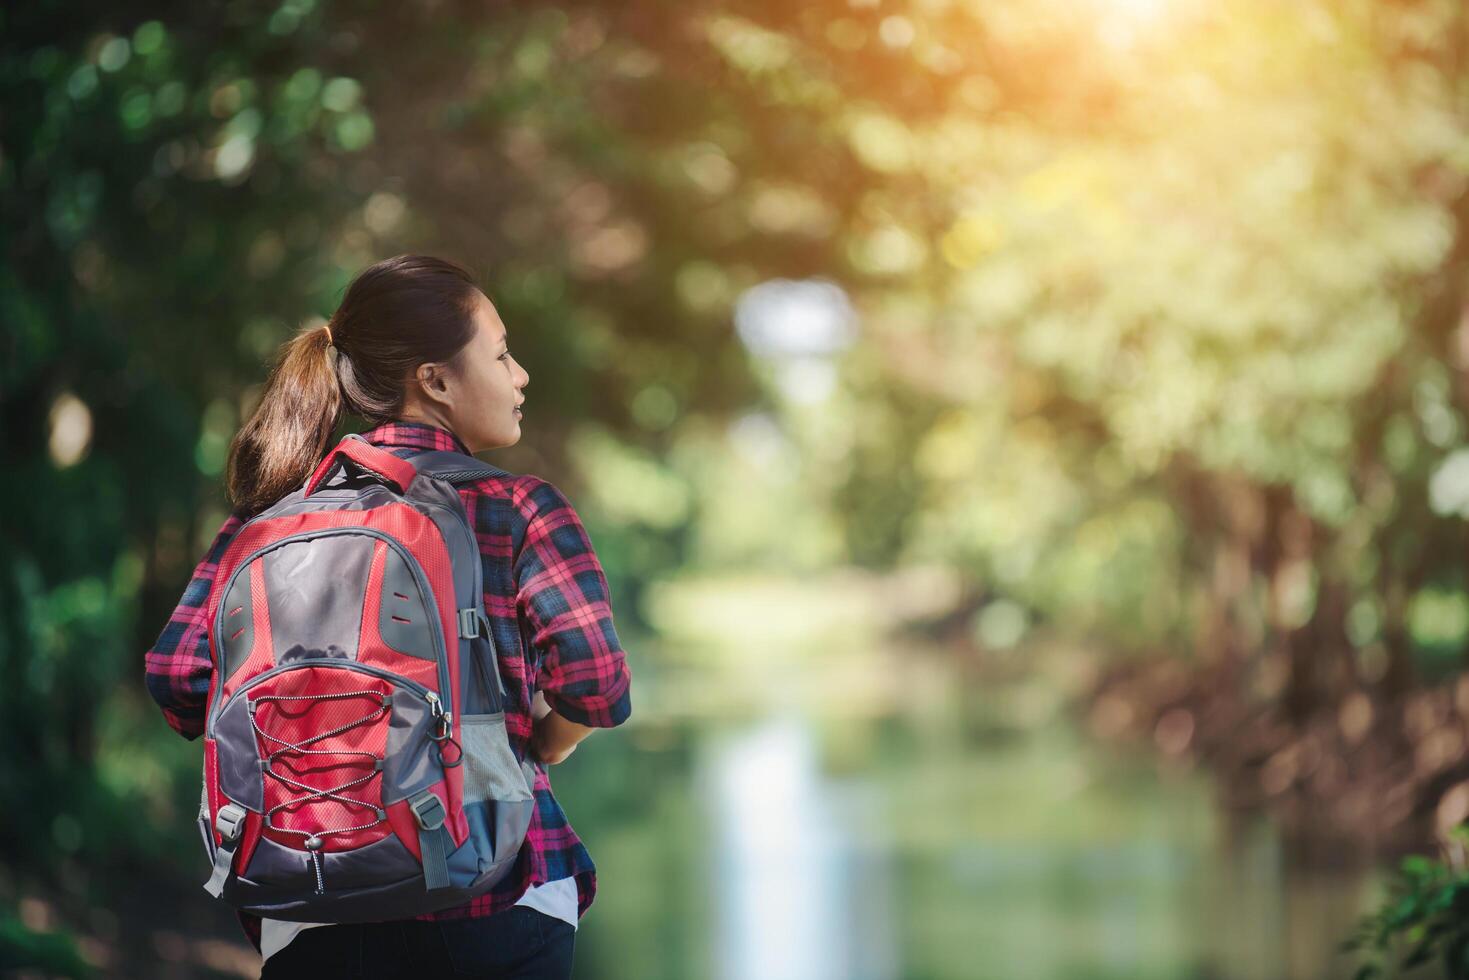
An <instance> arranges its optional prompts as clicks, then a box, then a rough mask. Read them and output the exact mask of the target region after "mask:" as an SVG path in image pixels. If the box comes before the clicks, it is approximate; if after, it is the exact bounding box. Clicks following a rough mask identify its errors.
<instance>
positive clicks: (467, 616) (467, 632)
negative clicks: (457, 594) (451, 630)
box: [459, 609, 480, 640]
mask: <svg viewBox="0 0 1469 980" xmlns="http://www.w3.org/2000/svg"><path fill="white" fill-rule="evenodd" d="M477 612H478V610H475V609H461V610H459V638H460V639H462V640H472V639H474V638H475V637H477V636H479V619H480V618H479V616H478V615H476V614H477Z"/></svg>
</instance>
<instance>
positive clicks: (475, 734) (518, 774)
mask: <svg viewBox="0 0 1469 980" xmlns="http://www.w3.org/2000/svg"><path fill="white" fill-rule="evenodd" d="M459 724H460V736H461V738H462V739H463V740H464V746H463V748H464V802H465V803H477V802H480V801H482V800H500V801H504V802H514V801H519V800H529V799H531V797H532V795H533V794H532V792H531V790H532V788H533V787H534V785H535V769H534V767H532V766H531V765H530V764H529V763H526V764H525V765H524V766H522V765H521V764H519V763H517V762H516V761H515V753H514V752H512V751H511V750H510V738H509V736H508V735H506V733H505V712H503V711H497V712H495V713H494V714H489V715H463V716H462V717H460V719H459Z"/></svg>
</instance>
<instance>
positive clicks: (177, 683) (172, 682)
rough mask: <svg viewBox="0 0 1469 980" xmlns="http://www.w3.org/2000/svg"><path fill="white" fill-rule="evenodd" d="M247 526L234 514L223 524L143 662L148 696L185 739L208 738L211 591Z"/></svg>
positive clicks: (211, 665)
mask: <svg viewBox="0 0 1469 980" xmlns="http://www.w3.org/2000/svg"><path fill="white" fill-rule="evenodd" d="M243 523H244V521H243V519H242V518H240V517H239V516H237V515H234V514H231V515H230V516H229V518H228V519H226V520H225V522H224V524H223V526H221V527H220V529H219V532H218V533H217V534H215V536H214V543H213V544H211V545H210V546H209V551H208V552H207V553H205V555H204V558H203V559H202V560H201V561H200V562H199V564H198V566H197V567H196V568H195V569H194V574H193V575H192V576H191V577H190V579H189V586H188V588H186V589H185V590H184V594H183V597H182V598H181V599H180V600H179V604H178V606H177V607H176V608H175V609H174V611H173V613H172V614H171V615H170V616H169V617H168V624H167V625H166V626H164V627H163V632H162V633H160V634H159V635H158V640H157V642H155V643H154V644H153V646H152V648H151V649H149V650H148V652H147V654H146V655H145V657H144V678H145V681H146V683H147V686H148V693H149V694H150V695H152V696H153V700H154V701H156V702H158V706H159V707H160V708H162V709H163V717H164V719H166V720H167V721H168V724H169V726H170V727H172V728H173V730H174V731H176V732H178V733H179V734H180V735H182V736H184V738H187V739H196V738H198V737H199V736H200V735H202V734H203V732H204V708H205V702H206V701H207V700H208V698H209V675H210V672H211V670H213V667H214V662H213V661H212V660H211V659H210V656H209V623H208V621H207V617H208V610H207V609H206V606H207V605H208V603H209V589H210V586H212V585H213V584H214V576H215V573H216V572H217V571H219V559H220V557H221V556H222V555H223V554H224V550H225V548H226V547H227V546H228V545H229V542H230V539H231V538H232V537H234V534H235V532H236V531H238V530H239V529H240V525H241V524H243Z"/></svg>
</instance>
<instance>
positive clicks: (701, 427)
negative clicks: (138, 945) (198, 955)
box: [0, 0, 1469, 879]
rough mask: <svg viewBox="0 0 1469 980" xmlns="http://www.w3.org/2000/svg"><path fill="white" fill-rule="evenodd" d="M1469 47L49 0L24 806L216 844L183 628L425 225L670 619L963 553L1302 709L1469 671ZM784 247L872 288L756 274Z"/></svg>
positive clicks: (21, 109) (80, 850)
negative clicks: (736, 593)
mask: <svg viewBox="0 0 1469 980" xmlns="http://www.w3.org/2000/svg"><path fill="white" fill-rule="evenodd" d="M1466 59H1469V13H1466V8H1465V7H1464V5H1463V4H1461V3H1460V2H1458V0H1408V2H1401V3H1387V2H1382V0H1346V2H1342V0H1304V2H1301V3H1295V4H1289V5H1281V4H1277V3H1270V2H1265V0H1229V2H1226V3H1219V4H1204V3H1197V2H1190V0H1174V2H1170V3H1149V2H1142V0H1134V2H1130V3H1129V2H1122V0H1116V2H1110V3H1109V2H1105V0H1093V2H1090V3H1082V4H1079V5H1077V8H1076V10H1075V11H1074V12H1073V13H1072V14H1068V15H1067V16H1064V17H1063V16H1057V15H1056V13H1055V10H1054V5H1053V4H1050V3H1047V2H1045V0H1012V2H1007V3H978V2H957V0H921V2H919V0H915V2H913V3H909V4H903V5H897V4H892V3H880V2H876V0H872V2H868V0H853V2H831V3H805V4H779V3H771V2H731V3H714V2H711V0H693V2H689V3H684V4H679V5H677V7H664V6H655V5H648V4H641V3H619V4H611V3H608V4H598V3H567V4H559V5H550V4H545V5H533V6H522V5H492V6H488V7H487V6H485V5H483V4H475V3H469V2H467V0H439V2H436V3H426V2H425V3H416V2H415V3H400V4H379V3H371V2H366V0H341V2H326V0H284V2H276V0H271V2H258V0H231V2H228V3H224V4H202V5H189V4H179V3H167V2H151V3H149V2H139V3H130V4H126V5H119V4H100V3H82V4H76V3H69V4H64V5H63V4H61V3H57V2H37V3H28V4H24V5H18V6H15V7H12V8H7V9H5V10H3V11H0V103H3V105H4V106H5V112H4V113H3V114H0V235H3V246H4V255H5V261H4V262H3V263H0V324H3V328H0V329H3V332H0V344H3V347H0V411H3V415H0V418H3V419H4V422H3V425H0V445H3V449H4V459H5V462H6V468H5V469H6V474H7V476H8V477H9V479H7V480H6V483H5V488H4V489H3V490H0V495H3V496H0V514H4V525H3V532H0V574H3V575H4V576H5V577H6V582H5V587H4V588H0V732H3V734H4V741H5V744H6V746H7V747H8V748H9V750H10V751H8V752H6V753H5V755H4V758H3V759H0V799H4V800H7V801H23V802H24V806H25V808H26V811H27V814H28V819H27V820H25V821H0V849H3V853H4V855H5V856H6V861H7V862H15V863H16V864H17V865H20V866H25V867H29V868H32V869H35V868H44V867H48V866H49V865H50V863H52V862H56V861H61V862H69V865H70V866H71V867H73V868H84V867H94V868H95V867H147V866H150V862H153V861H155V860H157V859H161V858H163V857H164V856H165V855H171V854H174V852H175V851H176V848H175V847H174V845H173V843H172V841H173V840H176V839H177V836H178V832H179V829H180V828H184V829H185V832H186V830H187V824H188V819H187V818H188V814H189V813H190V812H191V808H192V805H193V800H194V798H195V793H196V792H197V789H196V788H195V787H194V785H193V782H192V780H193V778H194V775H193V768H194V767H195V766H196V764H197V760H196V756H197V749H196V748H195V747H193V746H188V745H185V744H182V743H180V742H179V740H177V739H175V738H173V737H172V735H171V733H170V732H168V731H167V730H166V729H165V728H164V727H163V726H162V724H161V723H160V721H159V719H158V718H157V715H156V711H155V710H154V708H153V706H152V705H151V703H148V702H147V699H146V697H145V696H144V695H143V688H142V682H141V673H142V665H141V652H142V651H143V650H144V649H146V648H147V646H148V645H149V644H150V643H151V641H152V639H153V638H154V637H155V636H156V635H157V632H158V630H159V628H160V627H161V626H162V623H163V620H164V617H165V616H166V615H167V612H168V610H169V609H170V608H171V607H172V605H173V604H174V603H175V602H176V601H177V598H178V595H179V592H180V590H181V589H182V587H183V585H184V583H185V581H186V578H187V576H188V573H189V570H190V569H191V568H192V566H193V563H194V562H195V561H196V560H197V557H198V554H199V553H200V551H201V549H202V547H203V546H204V544H205V543H207V540H208V537H209V535H211V534H212V533H213V531H214V529H215V528H216V527H217V526H218V524H219V522H220V520H221V519H222V518H223V516H224V500H223V497H222V494H221V490H220V486H219V479H220V475H221V473H222V470H223V465H224V459H225V451H226V448H227V446H228V443H229V439H230V437H231V436H232V434H233V432H234V431H235V429H236V427H237V426H238V425H239V423H240V421H241V420H242V418H244V417H245V416H246V415H247V414H248V412H249V411H250V410H251V408H252V406H253V404H254V399H255V398H256V397H257V395H258V391H259V387H258V386H259V383H260V381H261V380H262V379H263V376H264V372H265V369H266V366H267V361H268V358H269V357H270V356H271V354H272V352H273V351H274V350H275V349H276V347H277V345H278V344H279V343H280V342H281V341H283V340H285V339H286V338H288V337H289V336H290V335H291V334H292V333H293V332H294V330H296V329H297V328H298V327H299V326H300V325H301V324H302V323H303V322H305V321H306V320H307V319H308V318H310V317H313V316H317V317H324V316H326V315H328V314H329V313H330V312H331V310H332V308H333V307H334V305H335V303H336V301H337V300H338V299H339V298H340V294H341V290H342V288H343V287H344V285H345V284H346V282H347V281H349V279H350V277H351V276H352V275H353V274H354V273H355V272H356V271H357V270H358V269H360V268H361V267H362V266H364V265H366V264H368V263H369V262H371V261H373V260H375V259H376V258H379V257H382V256H383V255H386V254H391V253H393V252H398V251H409V250H420V251H431V252H439V253H442V254H445V255H449V256H452V257H455V258H458V259H461V260H463V261H465V262H467V263H468V264H469V265H470V266H471V267H473V268H474V269H475V270H476V271H477V272H478V273H479V274H480V275H481V277H482V282H483V283H484V285H485V287H486V290H487V292H488V293H489V295H490V296H491V297H492V298H493V299H494V300H495V302H496V304H497V305H498V307H499V308H500V311H501V313H502V315H503V317H504V319H505V321H506V323H507V324H508V325H509V329H510V333H511V337H512V343H513V346H514V347H515V349H516V351H517V355H518V356H519V357H520V358H521V360H522V361H523V363H525V364H526V366H527V367H528V369H529V370H530V373H531V376H532V381H531V384H530V386H529V389H528V396H529V397H528V404H527V422H526V431H527V439H526V442H525V444H524V445H522V446H517V447H515V448H514V449H512V450H507V451H506V452H504V453H503V454H501V455H500V456H498V457H497V461H499V462H501V463H502V464H504V465H506V466H508V467H509V468H511V469H517V470H522V471H534V472H540V473H542V474H544V475H546V476H548V477H550V478H552V479H555V480H556V481H557V482H561V483H564V484H565V485H567V487H568V490H569V492H570V493H571V495H572V496H573V499H577V500H578V501H582V500H585V501H586V504H585V507H584V509H585V510H586V512H587V516H588V519H589V522H590V523H591V525H592V527H593V534H594V537H595V539H596V542H597V544H598V547H599V551H600V552H601V553H602V555H603V558H604V563H605V564H606V566H607V569H608V574H609V578H610V579H611V580H612V587H613V593H614V594H615V595H616V596H617V602H618V607H619V615H620V616H621V617H622V619H623V621H625V622H627V623H628V624H629V627H630V628H631V629H633V630H636V629H637V628H638V627H644V626H649V625H651V623H650V622H649V620H650V619H656V618H657V613H658V610H659V609H660V608H661V606H660V599H659V596H660V594H661V593H660V592H659V589H658V584H659V582H660V581H663V580H669V579H674V578H677V577H679V576H684V575H692V574H695V573H698V574H704V573H720V572H728V571H730V570H735V571H738V572H741V573H745V572H751V571H754V572H764V573H772V574H780V575H797V576H799V575H804V574H809V573H811V572H814V571H817V570H820V569H825V568H829V567H832V566H840V565H846V564H858V565H864V566H868V567H871V568H875V569H889V568H893V567H908V566H915V565H929V564H933V565H939V566H942V567H943V568H945V569H948V570H951V571H952V572H953V574H954V576H955V577H956V578H957V579H959V581H960V583H961V587H960V588H959V589H957V591H956V593H955V594H956V595H957V596H958V597H959V598H958V599H956V600H955V606H956V609H955V614H956V615H958V616H960V617H967V619H966V622H967V623H968V627H967V632H966V635H967V636H969V637H970V638H972V639H973V641H974V642H976V643H977V644H978V645H979V646H981V647H984V648H988V649H1011V648H1014V647H1015V646H1016V645H1017V644H1020V643H1021V642H1023V640H1024V639H1025V637H1026V636H1027V634H1028V633H1029V632H1030V631H1031V630H1032V629H1034V628H1036V627H1037V626H1040V625H1045V626H1047V627H1051V628H1056V629H1059V630H1061V631H1063V632H1068V633H1070V634H1072V635H1074V636H1079V637H1084V638H1085V641H1086V643H1087V644H1088V646H1089V647H1090V648H1091V649H1093V650H1095V651H1096V652H1097V654H1098V655H1099V656H1101V655H1106V654H1137V653H1148V654H1160V653H1161V654H1164V655H1167V656H1178V657H1181V658H1185V659H1187V660H1188V661H1189V662H1190V663H1192V664H1195V665H1197V666H1200V667H1207V668H1209V669H1211V670H1215V671H1217V674H1216V676H1217V678H1219V680H1218V683H1217V686H1216V688H1215V690H1214V694H1215V696H1216V697H1217V699H1218V700H1219V701H1220V702H1223V703H1239V704H1248V705H1252V706H1258V705H1264V706H1267V707H1269V708H1271V709H1272V710H1278V712H1279V713H1280V715H1281V716H1282V717H1284V718H1286V719H1288V720H1289V722H1290V723H1292V724H1295V725H1300V726H1305V725H1306V724H1308V723H1309V722H1310V720H1311V719H1313V718H1322V717H1326V718H1331V717H1334V714H1333V713H1334V712H1336V711H1337V709H1338V707H1339V706H1340V705H1341V704H1343V703H1344V701H1345V700H1346V699H1348V698H1350V697H1352V696H1354V695H1359V694H1365V695H1366V696H1368V697H1369V698H1370V699H1371V703H1386V704H1390V703H1393V702H1394V701H1395V699H1400V698H1402V697H1404V696H1405V695H1407V694H1408V693H1409V692H1412V691H1413V690H1414V689H1415V688H1417V687H1418V686H1420V685H1422V684H1424V683H1429V682H1435V681H1437V680H1439V679H1441V678H1443V677H1444V676H1445V675H1449V674H1453V673H1457V672H1458V671H1459V670H1460V669H1461V668H1462V657H1463V652H1464V648H1465V644H1466V642H1469V600H1466V599H1465V594H1464V589H1465V581H1464V576H1463V557H1464V545H1465V543H1466V541H1465V534H1466V524H1465V517H1466V516H1469V425H1466V421H1469V382H1466V375H1465V373H1464V369H1465V368H1466V367H1469V315H1466V312H1465V311H1466V310H1469V63H1466ZM777 278H789V279H792V280H798V281H800V280H812V279H818V278H819V279H825V280H831V281H835V282H837V283H839V284H840V285H841V287H842V295H843V296H844V297H846V298H849V299H850V302H851V304H852V308H853V309H855V310H856V311H857V312H856V314H855V320H854V323H855V327H854V328H853V329H854V334H853V336H851V337H848V338H847V339H845V340H842V339H840V337H838V338H837V339H836V340H832V339H831V338H828V340H830V342H829V343H827V344H826V346H824V347H823V346H821V345H820V344H818V345H817V346H816V347H814V348H813V347H810V341H811V338H810V337H808V336H806V333H810V331H811V330H813V329H814V328H813V327H812V324H813V322H815V321H816V320H820V319H821V318H822V317H823V316H825V317H828V318H830V317H834V316H837V313H836V312H834V311H833V308H830V306H828V307H826V308H812V307H809V306H808V307H803V308H800V309H796V310H795V311H794V312H792V308H789V307H785V308H779V309H776V310H775V312H774V313H772V314H768V315H767V316H766V319H764V320H762V319H761V318H760V316H758V315H757V314H756V313H755V312H750V311H751V309H752V306H751V304H750V298H751V297H752V296H753V293H752V292H751V290H752V288H753V287H756V286H759V285H760V284H762V283H768V282H769V281H771V280H774V279H777ZM829 299H830V297H828V300H829ZM742 311H743V314H744V315H747V316H748V320H747V321H746V322H749V323H752V324H754V326H753V327H752V328H751V331H752V332H745V330H744V328H743V327H742V328H741V331H740V332H739V333H737V332H736V331H734V330H731V329H730V324H731V320H732V318H733V319H735V320H739V319H740V317H741V316H742ZM772 317H773V319H772ZM782 317H784V319H782ZM762 330H764V331H766V333H767V334H768V335H769V337H771V338H774V339H775V340H776V341H779V342H777V343H774V344H773V345H767V346H766V347H763V348H762V347H760V346H759V345H758V344H756V343H754V342H752V340H751V338H752V337H758V336H761V331H762ZM838 333H840V331H838ZM742 340H743V342H742ZM803 344H806V345H807V346H805V347H803V346H802V345H803ZM1451 761H1452V760H1451ZM1442 776H1443V774H1442V773H1438V774H1435V775H1434V779H1435V780H1440V781H1438V782H1432V783H1425V786H1424V788H1422V792H1424V793H1430V792H1437V791H1439V790H1441V789H1442V786H1443V783H1442V780H1441V779H1440V777H1442ZM1444 778H1448V777H1444ZM137 814H143V815H145V816H146V819H142V820H138V819H132V818H133V816H134V815H137ZM83 879H85V875H83Z"/></svg>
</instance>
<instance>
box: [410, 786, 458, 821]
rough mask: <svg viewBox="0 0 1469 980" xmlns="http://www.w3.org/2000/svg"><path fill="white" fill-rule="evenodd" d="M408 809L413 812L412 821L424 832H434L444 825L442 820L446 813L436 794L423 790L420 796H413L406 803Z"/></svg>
mask: <svg viewBox="0 0 1469 980" xmlns="http://www.w3.org/2000/svg"><path fill="white" fill-rule="evenodd" d="M408 808H409V809H410V810H412V811H413V819H415V820H417V821H418V825H419V826H420V827H422V828H423V829H424V830H436V829H438V828H439V827H442V826H443V825H444V818H445V817H447V816H448V811H446V810H445V809H444V804H443V802H442V801H441V800H440V799H439V797H438V794H436V793H433V792H431V791H429V790H425V791H424V792H423V793H422V794H421V795H419V796H415V797H414V798H413V799H411V800H409V801H408Z"/></svg>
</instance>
